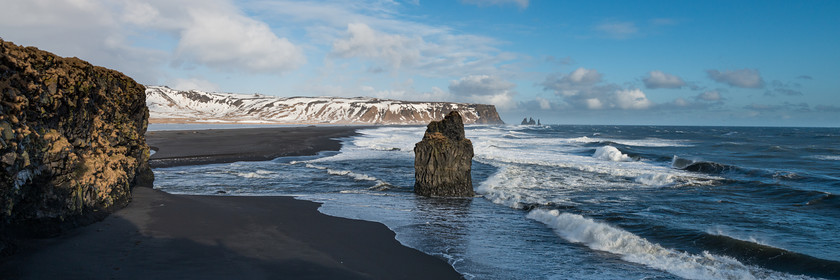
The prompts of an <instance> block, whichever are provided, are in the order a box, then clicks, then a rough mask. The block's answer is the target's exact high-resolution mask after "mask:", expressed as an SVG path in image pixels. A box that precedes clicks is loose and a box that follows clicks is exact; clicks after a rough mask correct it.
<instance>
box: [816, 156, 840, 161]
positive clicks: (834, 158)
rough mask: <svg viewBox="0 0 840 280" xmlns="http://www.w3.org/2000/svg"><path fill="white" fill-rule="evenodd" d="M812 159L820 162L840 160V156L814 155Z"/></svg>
mask: <svg viewBox="0 0 840 280" xmlns="http://www.w3.org/2000/svg"><path fill="white" fill-rule="evenodd" d="M810 158H813V159H819V160H840V155H814V156H811V157H810Z"/></svg>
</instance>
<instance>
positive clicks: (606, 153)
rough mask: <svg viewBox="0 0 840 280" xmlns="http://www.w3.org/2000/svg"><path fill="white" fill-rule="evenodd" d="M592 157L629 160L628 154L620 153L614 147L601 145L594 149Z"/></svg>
mask: <svg viewBox="0 0 840 280" xmlns="http://www.w3.org/2000/svg"><path fill="white" fill-rule="evenodd" d="M592 157H594V158H598V159H603V160H608V161H630V160H632V159H631V158H630V156H628V155H625V154H622V153H621V151H619V150H618V149H617V148H616V147H613V146H603V147H598V148H597V149H595V154H593V155H592Z"/></svg>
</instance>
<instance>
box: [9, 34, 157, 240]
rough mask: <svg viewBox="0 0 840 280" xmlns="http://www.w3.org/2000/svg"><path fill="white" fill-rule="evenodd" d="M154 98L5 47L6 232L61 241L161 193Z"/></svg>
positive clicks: (109, 74) (124, 80) (97, 72)
mask: <svg viewBox="0 0 840 280" xmlns="http://www.w3.org/2000/svg"><path fill="white" fill-rule="evenodd" d="M144 91H145V88H144V87H143V86H142V85H139V84H137V83H136V82H135V81H134V80H132V79H131V78H129V77H127V76H125V75H123V74H122V73H120V72H117V71H114V70H109V69H105V68H102V67H97V66H93V65H91V64H89V63H87V62H85V61H82V60H80V59H78V58H62V57H59V56H56V55H54V54H52V53H49V52H45V51H41V50H38V49H36V48H34V47H25V48H24V47H20V46H16V45H14V44H12V43H10V42H5V41H2V40H0V234H2V233H3V232H5V231H8V230H10V229H14V230H16V231H24V232H25V234H27V236H30V237H31V236H38V235H52V234H56V233H58V232H59V231H60V230H61V229H62V228H64V227H72V226H75V225H76V224H78V223H89V222H92V221H95V220H96V219H99V218H102V217H104V216H105V213H108V212H110V211H111V210H114V209H116V208H120V207H123V206H125V205H126V204H127V203H128V202H129V200H130V199H131V192H130V190H131V188H132V187H133V186H136V185H141V184H142V185H151V183H152V180H154V175H153V174H152V173H151V169H149V165H148V159H149V147H148V146H147V145H146V140H145V138H144V134H145V132H146V126H147V124H148V116H149V113H148V109H147V108H146V95H145V93H144ZM0 245H2V244H0ZM0 247H2V246H0ZM0 251H2V248H0ZM0 253H2V252H0Z"/></svg>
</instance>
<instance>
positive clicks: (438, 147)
mask: <svg viewBox="0 0 840 280" xmlns="http://www.w3.org/2000/svg"><path fill="white" fill-rule="evenodd" d="M472 158H473V146H472V142H471V141H470V139H467V138H466V137H465V134H464V123H463V120H462V118H461V115H460V114H459V113H458V112H457V111H452V112H450V113H449V114H448V115H446V117H445V118H444V119H443V120H441V121H432V122H430V123H429V126H428V127H427V128H426V133H425V134H424V135H423V140H421V141H420V142H418V143H417V144H415V145H414V192H415V193H416V194H419V195H423V196H445V197H471V196H473V195H475V191H474V190H473V186H472V176H471V174H470V172H471V170H472Z"/></svg>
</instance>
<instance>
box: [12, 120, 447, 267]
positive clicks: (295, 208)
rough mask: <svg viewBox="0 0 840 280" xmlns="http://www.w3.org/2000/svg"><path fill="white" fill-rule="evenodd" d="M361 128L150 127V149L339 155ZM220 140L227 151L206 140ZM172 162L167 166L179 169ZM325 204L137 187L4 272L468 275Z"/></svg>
mask: <svg viewBox="0 0 840 280" xmlns="http://www.w3.org/2000/svg"><path fill="white" fill-rule="evenodd" d="M357 129H359V128H358V127H354V128H347V127H341V128H330V127H315V128H311V127H305V128H304V127H282V128H258V129H233V131H228V130H226V131H223V133H216V132H219V131H221V130H218V131H217V130H209V131H208V132H212V133H201V132H196V133H193V131H188V132H189V133H180V134H179V133H160V132H162V131H150V132H149V133H147V137H149V136H150V135H152V134H154V136H152V137H149V138H150V139H152V141H151V142H150V143H149V144H150V145H152V142H154V143H156V144H157V145H158V146H157V148H158V153H161V154H162V156H159V154H158V153H155V155H154V156H153V157H152V158H153V159H155V156H158V157H157V159H158V160H160V159H177V161H174V162H175V163H177V164H178V165H196V164H206V163H208V162H209V163H218V162H231V161H240V160H270V159H266V157H258V156H255V153H257V152H260V151H262V152H266V153H267V154H270V155H279V156H289V155H305V154H317V153H318V152H319V151H321V150H338V149H340V148H341V143H340V141H339V140H335V139H334V138H339V137H348V136H352V135H355V134H356V130H357ZM180 132H185V131H180ZM214 137H219V139H223V141H221V142H220V143H221V144H225V145H221V144H219V143H216V142H213V141H198V140H201V139H204V140H212V139H215V138H214ZM178 140H196V141H192V142H190V141H180V142H179V141H178ZM155 141H156V142H155ZM170 145H171V146H170ZM187 147H191V148H190V149H187ZM230 147H245V148H244V149H242V152H241V153H240V154H236V153H233V154H231V153H227V152H226V151H227V149H229V148H230ZM272 159H273V158H272ZM150 163H151V161H150ZM167 164H170V165H167ZM171 164H173V163H171V162H170V163H166V164H161V165H167V166H175V165H171ZM159 166H160V165H159ZM319 207H320V204H319V203H316V202H310V201H304V200H297V199H295V198H293V197H285V196H253V197H245V196H200V195H174V194H169V193H166V192H163V191H159V190H155V189H151V188H143V187H136V188H134V189H133V190H132V202H131V203H130V204H129V205H128V206H127V207H126V208H123V209H120V210H118V211H116V212H114V213H112V214H111V215H110V216H108V217H107V218H105V219H104V220H103V221H100V222H97V223H94V224H91V225H88V226H84V227H80V228H76V229H73V230H70V231H68V232H65V233H64V234H62V235H61V236H59V237H55V238H48V239H28V240H21V242H20V246H19V249H20V250H18V253H17V254H15V255H12V256H11V257H9V258H7V259H5V260H4V261H3V262H2V263H0V275H3V277H4V278H5V277H8V278H10V279H50V278H74V279H140V278H144V279H145V278H152V279H154V278H162V279H171V278H175V279H231V278H239V279H273V278H278V277H279V278H290V279H464V277H463V276H462V275H461V274H459V273H458V272H457V271H455V269H454V268H453V267H452V266H451V265H449V264H448V263H447V262H446V261H445V260H443V259H441V258H438V257H435V256H431V255H427V254H425V253H423V252H420V251H418V250H416V249H412V248H409V247H406V246H404V245H402V244H401V243H400V242H399V241H397V240H396V239H395V233H394V232H393V231H391V230H390V229H389V228H388V227H386V226H385V225H383V224H381V223H377V222H370V221H362V220H353V219H347V218H340V217H333V216H329V215H326V214H323V213H321V212H319V211H318V208H319ZM45 267H49V269H44V268H45Z"/></svg>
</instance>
